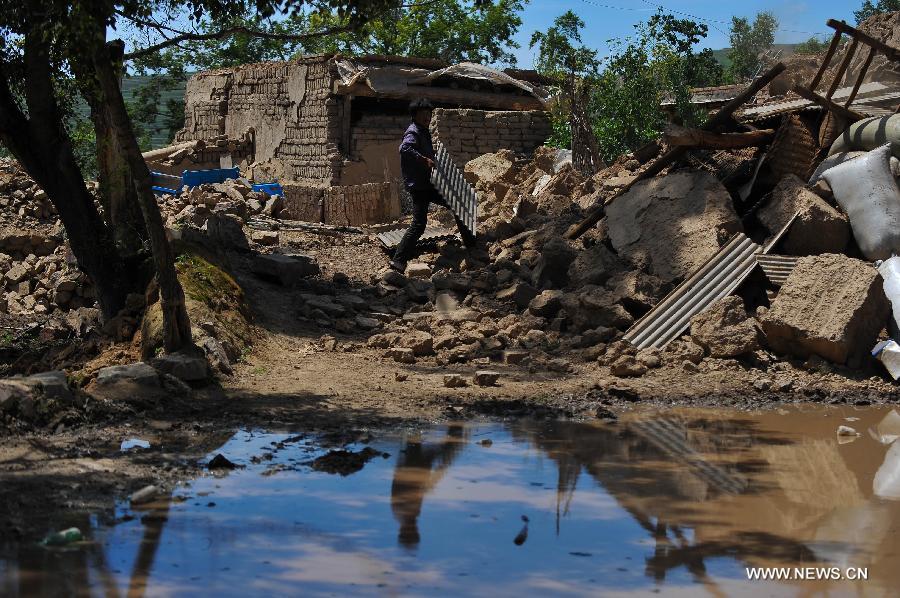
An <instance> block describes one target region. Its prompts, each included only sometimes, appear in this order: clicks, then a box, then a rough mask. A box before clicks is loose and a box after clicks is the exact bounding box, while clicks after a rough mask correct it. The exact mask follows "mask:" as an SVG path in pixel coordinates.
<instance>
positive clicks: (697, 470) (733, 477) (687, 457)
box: [629, 418, 747, 494]
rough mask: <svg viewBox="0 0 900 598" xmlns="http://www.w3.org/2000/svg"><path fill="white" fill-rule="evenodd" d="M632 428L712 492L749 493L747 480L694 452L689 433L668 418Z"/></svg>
mask: <svg viewBox="0 0 900 598" xmlns="http://www.w3.org/2000/svg"><path fill="white" fill-rule="evenodd" d="M629 428H630V429H631V430H632V431H634V432H636V433H638V434H639V435H640V436H642V437H643V438H644V439H645V440H647V441H648V442H650V443H651V444H653V445H654V446H656V447H657V448H659V449H660V450H662V451H663V452H665V453H667V454H668V455H670V456H671V457H672V458H674V459H675V460H677V461H680V462H681V463H684V464H685V465H686V466H687V467H688V468H689V469H690V470H691V471H692V472H693V474H694V475H696V476H697V477H698V478H700V479H701V480H704V481H705V482H707V483H708V484H709V485H710V486H712V487H713V488H716V489H718V490H719V491H720V492H723V493H726V494H741V493H743V492H745V491H746V490H747V480H746V479H745V478H744V477H743V476H741V475H740V474H733V473H731V472H729V471H728V470H726V469H724V468H722V467H720V466H718V465H716V464H714V463H710V462H709V461H707V460H706V459H705V458H704V457H703V455H701V454H700V453H698V452H697V451H695V450H694V448H693V447H691V446H690V444H689V441H688V433H687V430H686V429H685V428H684V426H682V425H681V424H679V423H676V422H674V421H672V420H671V419H667V418H659V419H650V420H642V421H637V422H634V423H632V424H630V425H629Z"/></svg>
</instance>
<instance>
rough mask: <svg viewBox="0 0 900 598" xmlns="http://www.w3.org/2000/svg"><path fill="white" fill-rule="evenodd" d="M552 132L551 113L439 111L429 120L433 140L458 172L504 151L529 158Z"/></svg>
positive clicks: (445, 109)
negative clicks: (528, 155)
mask: <svg viewBox="0 0 900 598" xmlns="http://www.w3.org/2000/svg"><path fill="white" fill-rule="evenodd" d="M552 132H553V128H552V126H551V124H550V113H548V112H544V111H540V110H531V111H514V110H470V109H459V110H457V109H449V108H438V109H437V110H435V111H434V116H433V117H432V119H431V134H432V137H433V138H434V139H435V140H436V141H440V142H441V143H442V144H443V145H444V147H446V148H447V151H448V152H449V153H450V155H451V156H452V157H453V161H454V162H456V164H457V166H459V168H461V169H462V168H464V167H465V165H466V162H468V161H469V160H472V159H473V158H477V157H478V156H480V155H482V154H489V153H492V152H496V151H497V150H500V149H504V148H506V149H511V150H512V151H514V152H517V153H523V154H531V153H532V152H533V151H534V150H535V149H536V148H537V147H539V146H541V145H543V143H544V142H545V141H546V140H547V138H548V137H549V136H550V134H551V133H552Z"/></svg>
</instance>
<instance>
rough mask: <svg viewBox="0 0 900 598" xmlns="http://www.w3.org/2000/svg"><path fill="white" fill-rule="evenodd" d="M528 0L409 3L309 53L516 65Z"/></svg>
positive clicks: (331, 18)
mask: <svg viewBox="0 0 900 598" xmlns="http://www.w3.org/2000/svg"><path fill="white" fill-rule="evenodd" d="M526 2H527V0H487V1H477V0H431V1H429V2H410V3H403V4H401V5H399V6H397V7H395V8H392V9H390V10H387V11H385V12H384V13H382V14H380V15H378V16H376V17H374V18H372V19H370V20H369V21H368V22H367V23H366V24H365V25H364V26H363V27H362V28H361V29H359V30H358V31H353V32H348V33H342V34H339V35H336V36H331V37H329V38H320V39H318V40H316V41H315V42H314V43H312V44H307V47H305V48H304V50H306V51H318V52H340V53H343V54H396V55H400V56H416V57H419V58H436V59H440V60H443V61H445V62H451V63H455V62H463V61H469V62H481V63H505V64H515V62H516V57H515V55H514V54H513V53H512V50H513V49H515V48H518V47H519V46H518V44H517V43H516V42H515V41H514V40H513V37H514V36H515V34H516V33H517V32H518V31H519V27H520V26H521V25H522V19H521V17H520V16H519V15H520V13H521V11H522V8H523V6H524V4H525V3H526ZM341 23H342V21H341V19H340V18H339V17H338V16H337V15H336V14H334V13H332V14H330V15H322V14H313V15H311V17H310V18H309V22H308V25H312V26H319V27H321V26H323V25H329V26H334V25H339V24H341Z"/></svg>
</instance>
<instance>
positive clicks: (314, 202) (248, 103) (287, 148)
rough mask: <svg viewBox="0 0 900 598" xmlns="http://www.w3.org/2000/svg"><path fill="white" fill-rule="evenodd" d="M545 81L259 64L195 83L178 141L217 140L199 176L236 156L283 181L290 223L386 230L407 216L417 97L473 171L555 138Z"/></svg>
mask: <svg viewBox="0 0 900 598" xmlns="http://www.w3.org/2000/svg"><path fill="white" fill-rule="evenodd" d="M541 83H545V81H543V80H542V78H541V77H540V76H539V75H538V74H537V73H535V72H534V71H519V70H508V71H505V72H501V71H498V70H495V69H491V68H488V67H484V66H481V65H476V64H471V63H462V64H459V65H453V66H448V65H446V64H445V63H442V62H440V61H437V60H426V59H417V58H408V57H396V56H364V57H355V58H347V57H343V56H340V55H315V56H305V57H302V58H298V59H295V60H291V61H288V62H274V63H262V64H248V65H242V66H239V67H235V68H229V69H220V70H215V71H209V72H203V73H198V74H196V75H194V76H193V77H191V79H190V80H189V81H188V83H187V89H186V93H185V96H186V98H185V117H186V118H185V127H184V129H182V130H181V131H179V132H178V134H177V135H176V141H175V143H176V144H179V143H184V142H188V141H197V140H203V141H205V142H206V143H205V144H204V146H205V147H206V150H205V152H203V153H202V154H201V155H203V156H205V157H204V158H203V159H204V160H210V161H213V160H215V163H211V164H207V165H204V164H192V165H190V166H189V168H203V167H218V166H219V164H218V159H219V158H221V157H222V155H223V154H224V153H228V156H229V161H230V160H233V163H234V165H236V166H241V170H242V172H244V173H245V174H247V175H248V176H251V177H252V178H254V179H255V180H256V181H262V182H266V181H276V180H277V181H278V182H280V183H281V184H282V186H283V187H284V189H285V205H286V212H285V216H286V217H287V218H292V219H298V220H306V221H315V222H318V221H321V222H326V223H332V224H364V223H375V222H386V221H390V220H393V219H396V218H397V217H398V216H399V215H400V193H401V190H400V184H399V179H400V160H399V155H398V151H397V148H398V146H399V141H400V138H401V136H402V133H403V131H404V129H405V128H406V126H407V124H408V123H409V116H408V114H407V106H408V104H409V101H410V100H411V99H412V98H415V97H425V98H428V99H430V100H431V101H432V103H433V104H434V105H435V106H436V107H437V108H438V109H437V110H435V114H434V118H433V120H432V123H431V127H432V133H433V136H434V138H435V139H436V140H439V141H441V142H442V143H443V144H444V145H445V146H446V147H447V149H448V151H449V152H450V154H451V156H452V157H453V159H454V161H455V162H456V163H457V164H458V165H459V166H460V167H462V166H463V165H464V164H465V163H466V162H467V161H468V160H470V159H472V158H474V157H476V156H478V155H481V154H483V153H488V152H494V151H497V150H498V149H501V148H508V149H511V150H513V151H516V152H522V153H530V152H532V151H533V150H534V149H535V148H536V147H538V146H539V145H541V144H542V143H543V142H544V141H545V140H546V139H547V137H548V136H549V134H550V132H551V125H550V119H549V114H548V113H547V112H546V109H547V107H546V104H547V101H548V98H549V95H548V94H547V92H546V91H545V90H544V89H543V88H542V87H540V84H541ZM173 147H177V145H176V146H173ZM201 161H202V160H201ZM176 166H178V167H180V166H181V165H176ZM185 167H186V168H187V167H188V166H185Z"/></svg>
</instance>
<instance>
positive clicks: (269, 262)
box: [251, 253, 321, 287]
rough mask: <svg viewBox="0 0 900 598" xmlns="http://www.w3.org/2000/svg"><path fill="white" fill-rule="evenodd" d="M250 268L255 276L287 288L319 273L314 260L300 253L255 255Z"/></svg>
mask: <svg viewBox="0 0 900 598" xmlns="http://www.w3.org/2000/svg"><path fill="white" fill-rule="evenodd" d="M251 268H252V270H253V273H254V274H256V275H257V276H260V277H262V278H266V279H269V280H273V281H276V282H278V283H280V284H282V285H284V286H288V287H289V286H293V285H294V284H296V283H297V281H299V280H302V279H304V278H308V277H310V276H315V275H316V274H319V272H320V271H321V270H320V268H319V264H318V263H317V262H316V260H315V258H313V257H312V256H310V255H306V254H302V253H293V254H289V255H288V254H281V253H273V254H270V255H266V254H257V255H255V256H253V263H252V264H251Z"/></svg>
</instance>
